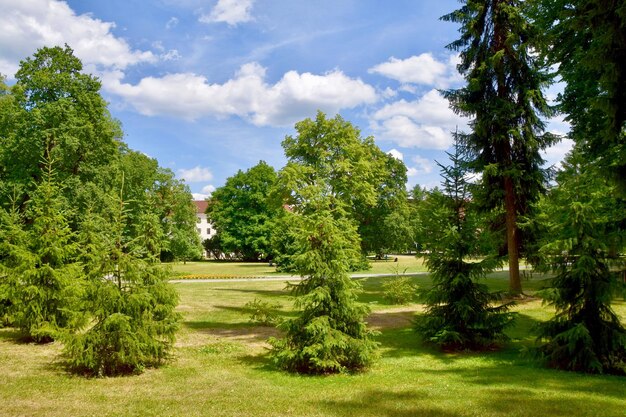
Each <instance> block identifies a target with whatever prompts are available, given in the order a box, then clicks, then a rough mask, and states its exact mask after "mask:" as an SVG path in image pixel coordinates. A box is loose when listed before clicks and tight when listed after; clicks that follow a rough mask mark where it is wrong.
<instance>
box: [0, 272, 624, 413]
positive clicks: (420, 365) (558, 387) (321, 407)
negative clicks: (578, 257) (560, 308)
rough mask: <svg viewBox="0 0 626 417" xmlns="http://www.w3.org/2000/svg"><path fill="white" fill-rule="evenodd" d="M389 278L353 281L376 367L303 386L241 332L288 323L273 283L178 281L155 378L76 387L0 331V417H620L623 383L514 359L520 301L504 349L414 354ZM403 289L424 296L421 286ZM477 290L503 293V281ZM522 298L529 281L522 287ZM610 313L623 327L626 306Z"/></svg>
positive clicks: (531, 315)
mask: <svg viewBox="0 0 626 417" xmlns="http://www.w3.org/2000/svg"><path fill="white" fill-rule="evenodd" d="M386 279H393V277H391V278H380V277H377V278H366V279H360V280H359V282H361V283H362V284H363V285H362V286H363V292H362V294H361V301H363V302H365V303H367V304H368V305H369V306H370V307H371V308H372V315H371V316H370V317H369V318H368V322H369V323H370V325H371V326H372V327H375V328H377V329H378V330H380V335H379V336H378V337H377V340H378V341H379V342H380V352H381V358H380V359H379V360H378V361H377V362H376V364H375V365H374V366H373V368H372V369H371V370H369V371H368V372H366V373H363V374H358V375H335V376H327V377H305V376H298V375H291V374H287V373H284V372H281V371H278V370H276V369H275V368H274V367H273V365H272V364H271V362H270V361H269V359H268V357H267V347H268V346H267V344H266V340H267V337H269V336H271V335H277V334H278V332H277V330H276V329H274V328H271V327H265V326H258V325H255V324H253V323H251V322H250V320H249V315H250V312H249V311H248V310H247V308H246V307H245V304H246V303H247V302H249V301H252V300H254V299H258V300H263V301H269V302H272V303H278V304H280V305H281V307H280V309H279V312H280V314H281V315H282V316H283V317H289V316H291V315H293V314H294V313H293V311H292V306H293V300H292V298H291V297H290V295H289V292H288V291H286V290H285V283H284V282H281V281H271V282H268V281H263V282H260V281H253V282H208V283H207V282H184V283H176V284H174V285H175V287H176V289H177V290H178V292H179V294H180V306H179V311H180V312H181V313H182V314H183V317H184V320H183V323H182V326H181V329H180V332H179V335H178V342H177V345H176V349H175V353H174V358H173V360H172V361H171V362H170V363H169V364H168V365H166V366H165V367H163V368H160V369H153V370H148V371H147V372H145V373H144V374H142V375H138V376H130V377H123V378H104V379H84V378H81V377H77V376H72V375H70V374H68V373H67V372H66V371H65V369H64V368H63V366H62V362H61V360H60V357H59V353H60V350H61V345H60V344H59V343H54V344H52V345H33V344H21V343H19V342H17V341H16V336H17V335H16V334H15V333H14V332H13V331H11V330H10V329H3V330H0V373H1V374H2V382H0V404H1V406H0V416H7V417H8V416H52V417H55V416H393V417H404V416H406V417H408V416H434V417H449V416H502V417H504V416H528V415H537V416H567V417H571V416H598V415H602V416H609V417H612V416H622V417H623V416H624V415H625V410H626V397H625V393H626V378H623V377H611V376H592V375H582V374H575V373H568V372H561V371H554V370H550V369H543V368H541V367H539V366H537V365H536V364H533V363H532V362H529V361H527V360H526V359H524V358H522V357H520V355H519V351H520V349H521V348H522V347H523V346H528V345H530V344H532V343H533V336H532V334H531V329H532V328H533V326H534V325H535V324H536V323H538V322H540V321H543V320H546V319H548V318H549V317H550V316H551V314H552V310H551V309H550V308H549V307H546V306H543V305H542V303H541V301H540V300H538V299H532V298H529V299H527V300H525V301H524V302H522V303H520V304H518V305H517V306H516V307H515V311H517V312H519V313H520V317H519V320H518V321H517V324H516V326H515V327H514V328H512V329H510V331H509V335H510V336H511V338H512V340H511V342H510V343H509V344H508V345H506V346H504V347H503V349H502V350H500V351H496V352H483V353H458V354H444V353H441V352H438V351H436V350H434V349H432V348H430V347H427V346H424V345H423V344H422V343H421V342H420V340H419V337H418V336H417V335H416V334H415V333H414V332H413V330H412V328H411V319H412V317H413V315H414V314H415V311H420V310H421V308H422V305H421V304H420V302H421V300H420V299H419V298H416V302H415V303H414V304H410V305H408V306H394V305H390V304H388V302H387V301H386V300H385V299H384V298H383V296H382V295H383V294H382V283H383V282H384V280H386ZM411 280H412V282H413V283H415V284H417V285H419V286H420V287H422V288H425V287H427V286H429V285H430V280H429V278H428V276H426V275H418V276H414V277H411ZM487 282H488V283H489V285H490V286H491V287H494V288H500V287H502V288H506V285H507V277H506V274H502V273H497V274H494V275H492V276H490V277H489V278H488V279H487ZM523 284H524V286H525V290H527V291H528V292H529V293H532V292H533V291H535V290H536V289H538V288H539V287H540V286H541V285H542V280H541V277H534V278H533V279H531V280H527V281H524V283H523ZM615 308H616V310H617V311H618V312H619V314H621V317H622V319H625V318H626V304H625V303H624V302H623V301H621V300H618V301H617V302H616V303H615Z"/></svg>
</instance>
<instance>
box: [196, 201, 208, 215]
mask: <svg viewBox="0 0 626 417" xmlns="http://www.w3.org/2000/svg"><path fill="white" fill-rule="evenodd" d="M193 203H194V204H195V205H196V214H204V212H205V211H206V208H207V207H208V205H209V202H208V201H206V200H194V202H193Z"/></svg>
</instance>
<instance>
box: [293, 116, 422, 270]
mask: <svg viewBox="0 0 626 417" xmlns="http://www.w3.org/2000/svg"><path fill="white" fill-rule="evenodd" d="M298 130H299V135H297V136H296V137H292V136H287V137H286V138H285V140H284V141H283V148H284V149H285V155H286V156H287V159H288V160H289V161H292V162H294V163H299V164H303V165H305V166H308V167H310V169H311V170H312V172H314V173H315V175H318V176H319V177H321V178H324V179H325V180H326V183H327V186H328V192H330V193H332V195H333V197H334V198H336V199H337V200H340V201H341V202H342V203H343V204H344V206H345V208H346V210H347V212H348V213H349V215H350V216H351V217H352V218H353V219H356V220H357V222H358V225H359V233H360V234H361V242H362V249H363V251H364V252H367V251H370V250H372V251H375V252H377V253H381V252H384V251H385V250H386V249H402V248H405V247H406V246H407V245H406V242H407V241H408V240H409V239H410V236H408V235H407V236H405V234H408V233H409V230H408V228H407V227H406V226H407V225H406V223H407V216H408V208H407V202H406V200H407V194H406V189H405V187H406V167H405V166H404V164H403V163H402V161H399V160H397V159H395V158H393V157H392V156H390V155H387V154H385V153H384V152H382V151H381V150H380V149H379V148H378V147H377V146H376V144H375V143H374V138H373V137H366V138H362V137H361V132H360V131H359V129H357V128H356V127H354V126H353V125H352V124H351V123H349V122H347V121H345V120H343V119H342V118H341V117H340V116H336V117H334V118H333V119H327V118H326V116H325V115H324V113H322V112H318V113H317V116H316V119H315V120H311V119H306V120H303V121H302V122H299V124H298ZM289 203H290V204H291V203H293V204H297V203H298V202H297V201H294V200H293V199H291V200H289ZM394 218H395V220H396V221H397V222H393V221H392V219H394ZM385 226H390V227H392V229H391V233H395V234H396V235H401V236H402V239H400V240H398V241H395V242H391V241H389V240H388V239H387V240H385V236H386V235H389V234H391V233H388V230H387V229H386V228H385ZM358 267H359V268H363V267H367V263H365V262H360V265H359V266H358Z"/></svg>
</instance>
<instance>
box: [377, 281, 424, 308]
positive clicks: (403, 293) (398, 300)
mask: <svg viewBox="0 0 626 417" xmlns="http://www.w3.org/2000/svg"><path fill="white" fill-rule="evenodd" d="M418 288H419V287H418V286H417V285H414V284H411V280H410V279H409V278H408V277H397V276H396V277H394V278H392V279H390V280H388V281H387V282H384V283H383V291H384V292H383V296H384V297H385V299H386V300H389V302H390V303H391V304H409V303H410V302H411V301H413V296H414V295H415V292H416V291H417V290H418Z"/></svg>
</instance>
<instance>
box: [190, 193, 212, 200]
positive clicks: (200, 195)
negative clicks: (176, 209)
mask: <svg viewBox="0 0 626 417" xmlns="http://www.w3.org/2000/svg"><path fill="white" fill-rule="evenodd" d="M191 197H192V198H193V199H194V201H203V200H206V199H207V198H209V197H210V195H209V194H203V193H191Z"/></svg>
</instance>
